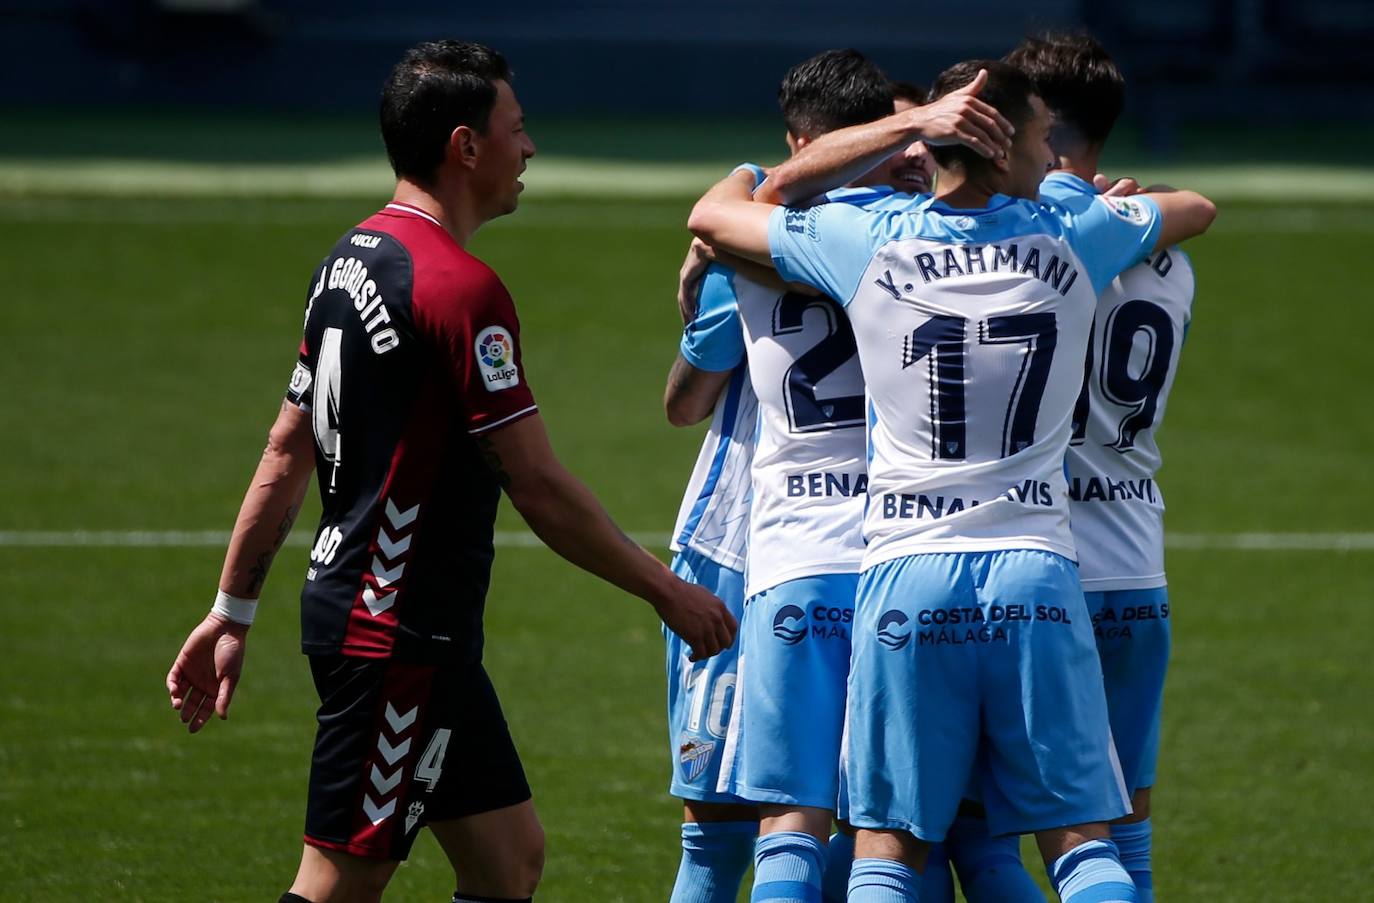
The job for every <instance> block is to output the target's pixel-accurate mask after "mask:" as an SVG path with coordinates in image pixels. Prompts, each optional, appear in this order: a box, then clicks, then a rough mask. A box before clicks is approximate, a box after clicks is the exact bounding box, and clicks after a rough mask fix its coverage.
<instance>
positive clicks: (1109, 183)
mask: <svg viewBox="0 0 1374 903" xmlns="http://www.w3.org/2000/svg"><path fill="white" fill-rule="evenodd" d="M1093 187H1094V188H1096V189H1097V190H1098V191H1099V192H1100V193H1102V194H1104V195H1106V196H1107V197H1109V198H1127V197H1130V196H1131V195H1133V194H1140V192H1141V191H1143V190H1144V189H1142V188H1141V187H1140V183H1139V182H1137V181H1136V180H1135V179H1132V178H1131V177H1130V176H1126V177H1125V178H1121V179H1115V180H1113V179H1110V178H1108V177H1107V176H1105V175H1103V174H1102V173H1098V174H1097V175H1095V176H1093Z"/></svg>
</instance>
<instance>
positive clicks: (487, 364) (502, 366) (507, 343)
mask: <svg viewBox="0 0 1374 903" xmlns="http://www.w3.org/2000/svg"><path fill="white" fill-rule="evenodd" d="M473 347H474V350H476V352H477V371H478V372H479V373H480V374H481V376H482V385H483V386H485V387H486V390H487V391H488V392H499V391H501V390H502V389H510V388H514V387H515V386H518V385H520V369H519V368H518V367H516V366H515V342H514V340H512V338H511V334H510V330H509V329H506V328H505V327H503V326H488V327H487V328H486V329H484V330H482V331H481V332H479V333H477V341H476V342H475V343H474V345H473Z"/></svg>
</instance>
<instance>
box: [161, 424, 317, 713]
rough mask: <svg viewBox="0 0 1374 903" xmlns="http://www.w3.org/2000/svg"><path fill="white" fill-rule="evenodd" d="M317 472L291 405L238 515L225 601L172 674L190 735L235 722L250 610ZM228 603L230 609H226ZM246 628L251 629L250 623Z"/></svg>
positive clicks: (185, 647) (305, 430)
mask: <svg viewBox="0 0 1374 903" xmlns="http://www.w3.org/2000/svg"><path fill="white" fill-rule="evenodd" d="M314 468H315V449H314V438H313V434H312V433H311V429H310V420H309V417H308V416H307V415H306V414H305V412H304V411H302V410H301V409H300V408H298V407H296V406H295V405H293V404H290V403H289V402H284V403H283V404H282V409H281V413H280V414H278V415H277V421H276V423H274V424H273V425H272V430H271V432H270V433H269V434H268V439H267V448H266V449H265V450H264V451H263V453H262V460H261V461H259V462H258V469H257V472H256V473H254V475H253V482H252V484H251V485H249V487H248V492H247V493H246V494H245V495H244V498H243V504H242V505H241V506H240V507H239V516H238V520H237V521H236V522H235V523H234V534H233V537H232V538H231V539H230V541H229V551H228V553H227V554H226V555H225V559H224V569H223V571H222V572H221V574H220V580H219V588H220V594H221V596H220V597H217V599H216V603H215V608H214V609H212V610H211V612H210V613H209V614H207V615H206V616H205V620H203V621H201V622H200V624H198V625H197V626H196V628H195V629H194V630H192V631H191V635H190V636H188V637H187V638H186V642H185V643H184V644H182V647H181V651H180V652H179V653H177V657H176V660H175V661H174V662H172V668H171V670H170V671H168V672H167V695H168V696H169V697H170V699H171V702H172V708H174V709H176V710H177V711H178V712H180V714H181V721H182V723H183V724H185V725H187V727H188V728H189V729H190V731H191V733H193V734H194V733H195V732H197V731H199V730H200V729H201V728H202V727H204V726H205V724H206V722H208V721H209V720H210V716H211V715H212V714H216V715H219V717H220V718H221V719H224V718H228V717H229V703H230V702H231V701H232V700H233V697H234V688H235V687H236V686H237V685H238V680H239V675H240V674H241V673H242V671H243V655H244V651H245V643H246V641H247V635H248V625H249V624H250V623H252V608H253V606H254V605H255V604H256V603H255V602H245V601H244V600H256V599H257V597H258V595H259V594H260V593H261V592H262V584H263V582H264V581H265V580H266V579H267V571H268V569H269V568H270V567H271V566H272V559H273V558H275V557H276V554H277V550H278V549H280V548H281V545H282V543H283V542H284V541H285V540H286V536H287V534H288V533H290V532H291V525H292V524H293V523H294V522H295V520H296V514H297V512H299V511H300V507H301V501H302V499H304V497H305V491H306V489H307V487H308V486H309V484H310V474H311V472H312V471H313V470H314ZM224 599H227V600H228V601H222V600H224ZM245 622H246V623H245Z"/></svg>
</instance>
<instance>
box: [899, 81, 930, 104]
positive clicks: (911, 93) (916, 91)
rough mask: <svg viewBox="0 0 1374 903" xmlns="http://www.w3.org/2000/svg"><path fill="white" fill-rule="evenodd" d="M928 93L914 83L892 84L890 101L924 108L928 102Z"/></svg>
mask: <svg viewBox="0 0 1374 903" xmlns="http://www.w3.org/2000/svg"><path fill="white" fill-rule="evenodd" d="M929 97H930V91H929V90H928V89H926V88H923V87H921V86H920V85H918V84H916V83H915V82H899V81H894V82H892V99H893V100H905V101H907V102H908V103H914V104H915V105H916V106H918V107H922V106H925V105H926V104H927V103H928V102H929V100H928V98H929Z"/></svg>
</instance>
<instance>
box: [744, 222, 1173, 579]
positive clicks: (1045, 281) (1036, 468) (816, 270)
mask: <svg viewBox="0 0 1374 903" xmlns="http://www.w3.org/2000/svg"><path fill="white" fill-rule="evenodd" d="M1158 231H1159V210H1158V207H1156V206H1155V204H1154V203H1153V202H1151V201H1150V200H1149V199H1146V198H1131V199H1125V200H1123V199H1101V200H1099V199H1096V198H1086V197H1084V198H1074V199H1070V200H1066V201H1064V202H1063V203H1053V204H1048V203H1036V202H1033V201H1028V200H1017V199H1013V198H1009V197H1005V196H1001V195H998V196H994V197H993V198H992V199H991V201H990V203H989V205H988V206H987V207H984V208H980V209H976V210H955V209H951V208H949V207H948V206H946V205H944V204H943V203H941V202H939V201H936V200H934V199H928V200H926V201H923V202H920V203H918V204H916V205H914V206H913V207H911V208H910V209H909V210H907V211H883V212H871V211H864V210H860V209H856V208H854V207H851V206H848V205H845V204H826V205H823V206H819V207H812V208H810V209H805V210H803V209H792V208H783V209H780V210H777V211H775V212H774V214H773V216H772V218H771V220H770V224H769V239H770V245H771V249H772V256H773V260H774V263H775V264H776V266H777V268H778V272H779V273H780V274H781V275H782V276H783V278H785V279H787V280H789V281H796V282H802V283H805V284H808V285H813V286H815V287H816V288H818V289H820V290H821V291H824V292H826V293H827V294H830V295H831V296H832V297H834V298H836V299H838V300H840V301H841V302H842V303H843V304H844V305H845V307H846V310H847V311H848V313H849V318H850V322H851V323H852V324H853V327H854V333H855V338H856V340H857V344H858V348H859V358H860V361H861V363H862V366H863V373H864V379H865V381H866V383H867V388H868V397H869V404H870V409H869V414H868V420H869V429H868V435H869V447H868V453H869V463H868V474H869V487H868V495H869V501H868V512H867V517H866V520H865V524H864V533H865V536H866V538H867V540H868V549H867V553H866V555H865V558H864V567H870V566H872V565H874V564H877V563H880V562H883V561H888V560H891V559H894V558H898V557H901V556H905V555H912V554H919V553H926V552H981V551H992V550H997V549H1041V550H1044V551H1048V552H1054V553H1057V554H1060V555H1064V556H1065V557H1068V558H1073V557H1075V553H1074V545H1073V537H1072V534H1071V532H1070V529H1069V520H1068V489H1067V485H1066V482H1065V479H1064V453H1065V451H1066V449H1067V447H1068V441H1069V434H1070V430H1071V425H1070V421H1071V418H1072V414H1073V408H1074V403H1075V401H1076V400H1077V397H1078V390H1079V388H1080V386H1081V384H1082V380H1083V360H1084V356H1085V353H1086V349H1087V342H1088V333H1089V328H1090V326H1091V323H1092V318H1093V310H1094V307H1095V305H1096V301H1097V294H1098V292H1100V291H1101V290H1102V289H1103V288H1105V287H1106V285H1107V284H1108V283H1109V282H1110V281H1111V280H1112V279H1113V278H1114V277H1115V276H1116V275H1117V274H1118V273H1120V272H1121V271H1122V270H1123V269H1125V268H1126V267H1128V266H1131V265H1133V264H1135V263H1137V262H1139V261H1140V260H1142V259H1143V258H1144V257H1145V256H1146V255H1147V254H1148V253H1149V251H1150V250H1151V248H1152V247H1153V245H1154V243H1155V238H1156V236H1157V235H1158Z"/></svg>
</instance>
